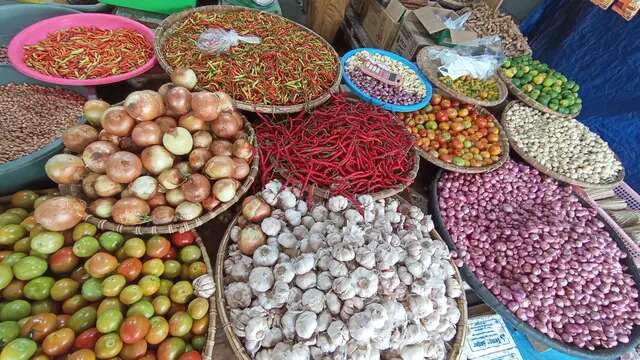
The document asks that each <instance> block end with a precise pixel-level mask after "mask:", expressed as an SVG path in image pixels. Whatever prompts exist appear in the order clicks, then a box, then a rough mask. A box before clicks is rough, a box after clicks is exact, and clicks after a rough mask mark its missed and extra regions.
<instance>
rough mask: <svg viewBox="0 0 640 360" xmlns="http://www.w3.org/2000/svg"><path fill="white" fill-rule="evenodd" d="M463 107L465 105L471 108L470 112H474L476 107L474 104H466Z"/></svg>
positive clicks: (468, 108) (466, 107)
mask: <svg viewBox="0 0 640 360" xmlns="http://www.w3.org/2000/svg"><path fill="white" fill-rule="evenodd" d="M463 107H464V108H465V109H467V110H469V112H473V110H474V108H475V107H474V106H473V104H464V106H463Z"/></svg>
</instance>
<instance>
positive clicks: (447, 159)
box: [440, 154, 453, 163]
mask: <svg viewBox="0 0 640 360" xmlns="http://www.w3.org/2000/svg"><path fill="white" fill-rule="evenodd" d="M440 160H442V161H444V162H448V163H450V162H451V161H453V155H448V154H447V155H440Z"/></svg>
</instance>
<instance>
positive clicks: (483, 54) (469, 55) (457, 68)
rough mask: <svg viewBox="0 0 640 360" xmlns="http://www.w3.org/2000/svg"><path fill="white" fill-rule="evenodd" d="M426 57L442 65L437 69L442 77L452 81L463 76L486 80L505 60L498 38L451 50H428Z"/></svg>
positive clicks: (466, 44)
mask: <svg viewBox="0 0 640 360" xmlns="http://www.w3.org/2000/svg"><path fill="white" fill-rule="evenodd" d="M428 55H429V58H430V59H431V60H436V61H439V62H440V63H441V64H442V65H440V66H439V67H438V70H439V71H440V73H441V74H442V75H445V76H449V77H450V78H452V79H454V80H455V79H457V78H459V77H461V76H465V75H469V76H471V77H473V78H476V79H482V80H486V79H488V78H490V77H492V76H494V75H495V73H496V70H497V69H498V67H499V66H500V64H502V63H503V62H504V60H505V56H504V53H503V52H502V47H501V40H500V37H499V36H489V37H484V38H479V39H475V40H472V41H469V42H466V43H464V44H460V45H457V46H455V47H453V48H441V49H430V50H429V53H428Z"/></svg>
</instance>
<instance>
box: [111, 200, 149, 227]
mask: <svg viewBox="0 0 640 360" xmlns="http://www.w3.org/2000/svg"><path fill="white" fill-rule="evenodd" d="M150 212H151V208H149V204H147V202H146V201H144V200H140V199H138V198H136V197H128V198H124V199H120V200H118V201H117V202H116V203H115V204H114V205H113V210H112V214H111V217H112V218H113V221H114V222H116V223H118V224H122V225H139V224H143V223H145V222H147V221H148V220H149V219H148V218H149V213H150Z"/></svg>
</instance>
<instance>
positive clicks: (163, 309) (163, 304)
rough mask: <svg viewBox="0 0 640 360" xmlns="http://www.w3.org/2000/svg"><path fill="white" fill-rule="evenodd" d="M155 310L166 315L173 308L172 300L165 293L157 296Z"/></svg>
mask: <svg viewBox="0 0 640 360" xmlns="http://www.w3.org/2000/svg"><path fill="white" fill-rule="evenodd" d="M152 303H153V310H154V312H155V313H156V314H158V315H164V314H166V313H167V312H169V309H170V308H171V300H170V299H169V298H168V297H167V296H164V295H160V296H156V297H155V298H154V299H153V302H152Z"/></svg>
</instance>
